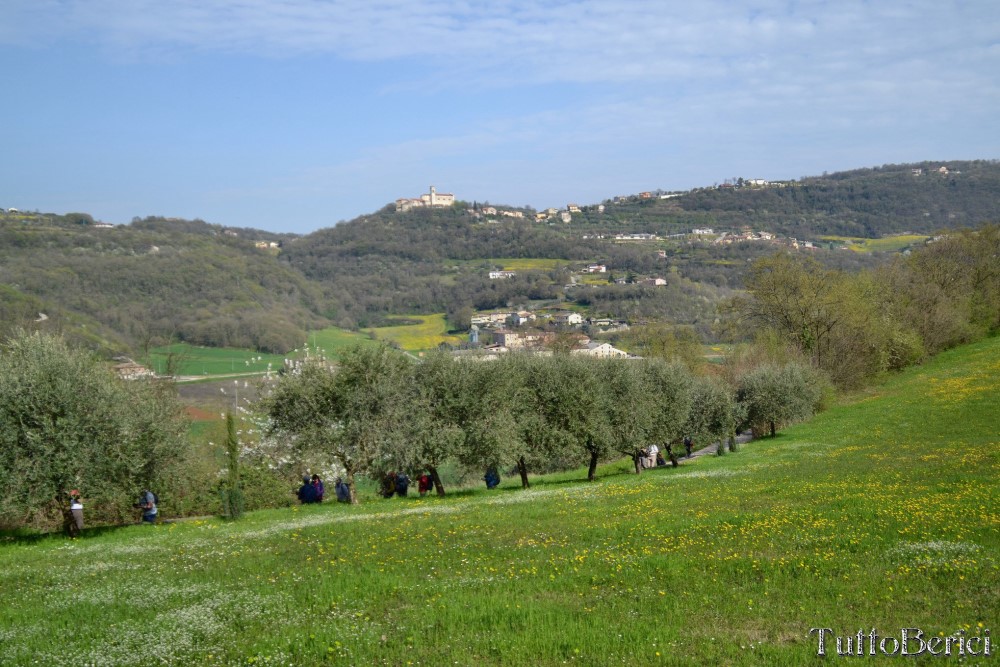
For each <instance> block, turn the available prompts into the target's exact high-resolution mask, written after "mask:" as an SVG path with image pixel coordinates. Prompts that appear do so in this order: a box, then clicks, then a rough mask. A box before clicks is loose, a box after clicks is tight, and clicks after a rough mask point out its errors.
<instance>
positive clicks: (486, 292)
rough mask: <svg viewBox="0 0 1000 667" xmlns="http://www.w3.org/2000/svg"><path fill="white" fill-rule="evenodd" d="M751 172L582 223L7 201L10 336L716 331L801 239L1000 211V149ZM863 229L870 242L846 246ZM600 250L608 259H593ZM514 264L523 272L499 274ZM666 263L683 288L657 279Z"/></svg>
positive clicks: (120, 342) (979, 217)
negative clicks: (770, 173)
mask: <svg viewBox="0 0 1000 667" xmlns="http://www.w3.org/2000/svg"><path fill="white" fill-rule="evenodd" d="M945 166H946V168H947V170H948V173H947V174H945V173H942V172H941V171H940V169H941V167H945ZM914 170H919V174H915V173H914ZM734 183H735V184H734ZM734 183H725V184H723V185H724V186H726V187H722V186H719V187H706V188H699V189H695V190H691V191H689V192H686V193H678V194H677V196H671V197H670V198H667V199H660V198H659V196H658V195H657V194H655V193H647V196H645V197H639V196H638V195H634V196H630V197H628V196H627V197H623V198H616V199H615V200H607V201H606V202H605V203H604V204H594V205H590V206H584V207H582V210H581V211H580V212H579V213H573V217H572V221H571V222H570V223H563V222H561V221H558V220H559V218H558V217H555V218H552V219H546V220H544V221H536V220H535V218H534V215H533V213H534V212H533V211H531V210H525V211H522V213H524V214H525V217H523V218H520V219H514V218H502V217H496V216H489V215H486V214H484V213H483V211H484V208H483V207H482V206H481V205H478V204H477V203H476V202H472V203H469V202H458V203H456V204H455V205H454V206H453V207H450V208H446V209H433V210H431V209H414V210H411V211H407V212H397V211H396V210H395V208H394V206H392V205H389V206H386V207H384V208H383V209H381V210H378V211H374V212H372V213H370V214H366V215H363V216H359V217H358V218H356V219H354V220H351V221H346V222H341V223H339V224H336V225H333V221H331V225H332V226H331V227H328V228H326V229H321V230H319V231H316V232H314V233H312V234H309V235H307V236H302V237H297V236H295V235H290V234H276V233H273V232H267V231H263V230H256V229H243V228H237V227H222V226H220V225H213V224H209V223H206V222H204V221H201V220H178V219H172V218H162V217H147V218H142V219H139V218H135V219H133V221H132V222H131V223H130V224H128V225H118V226H113V227H112V226H105V225H102V224H100V223H98V222H97V221H95V220H94V219H93V218H92V217H91V216H90V215H88V214H85V213H69V214H66V215H54V214H44V213H23V212H18V213H0V315H2V316H3V317H2V318H0V335H5V334H6V333H8V332H9V331H11V330H13V329H15V328H17V327H22V326H24V327H28V328H34V327H36V326H37V328H47V329H49V330H58V331H61V332H64V333H65V334H66V335H68V336H70V337H71V338H74V339H76V340H78V341H80V342H84V343H86V344H87V345H88V346H90V347H94V348H98V349H101V350H102V351H103V352H106V353H115V354H123V353H124V354H130V355H132V356H134V357H144V356H146V355H147V354H148V351H149V349H150V348H153V347H157V346H160V345H166V344H171V343H175V342H184V343H188V344H192V345H201V346H212V347H242V348H246V349H248V350H253V351H258V352H272V353H278V354H283V353H286V352H288V351H289V350H292V349H294V348H296V347H299V346H301V345H302V344H303V343H304V342H305V341H306V338H307V332H309V331H311V330H315V329H321V328H324V327H327V326H330V325H336V326H339V327H341V328H344V329H350V330H352V331H356V330H358V329H368V328H380V327H387V326H392V325H393V321H392V317H393V316H405V315H420V316H434V315H439V314H441V313H445V314H446V318H447V321H448V324H449V326H450V327H452V328H460V326H461V325H462V323H463V322H465V321H466V320H467V319H468V318H467V316H464V317H463V316H462V314H463V313H467V312H468V311H469V310H470V309H475V310H491V309H510V308H525V309H531V308H534V307H537V306H539V305H546V306H557V307H570V308H576V309H578V310H582V311H585V312H587V313H589V314H593V315H596V316H598V317H609V318H613V319H627V320H632V321H641V320H649V321H667V322H671V323H674V324H678V325H688V326H691V327H693V328H694V329H695V330H697V331H698V333H699V334H700V335H701V336H702V338H704V339H706V340H710V339H711V337H712V336H713V323H714V322H715V320H716V316H717V313H716V305H717V304H718V303H719V302H720V301H721V300H723V299H726V298H727V297H730V296H732V295H733V293H734V290H739V289H740V288H741V287H742V285H743V278H744V276H745V272H746V267H747V265H748V261H749V260H754V259H756V258H759V257H762V256H765V255H769V254H771V253H773V252H775V251H776V250H777V249H779V248H789V247H791V246H790V243H791V241H790V238H789V237H795V238H797V239H799V240H803V241H810V242H815V243H816V244H817V245H818V246H819V248H818V249H812V248H810V249H809V251H808V252H809V253H811V254H812V255H813V256H815V257H816V258H817V259H819V260H820V261H821V262H822V263H824V264H826V265H828V266H831V267H835V268H842V269H847V270H849V271H856V270H859V269H861V268H868V267H873V266H876V265H878V264H880V263H883V262H884V261H885V260H886V258H887V257H888V256H889V254H890V253H896V252H899V251H904V250H908V249H911V248H914V247H918V246H919V245H920V244H921V243H922V241H921V236H926V235H930V234H933V233H935V232H937V231H939V230H941V229H943V228H954V227H959V226H969V227H971V226H978V225H981V224H983V223H985V222H990V221H997V220H1000V164H998V163H997V162H996V161H989V160H980V161H964V162H959V161H950V162H944V163H921V164H918V165H886V166H883V167H878V168H872V169H860V170H855V171H849V172H842V173H836V174H830V175H824V176H820V177H809V178H803V179H800V180H798V181H790V182H786V183H781V184H768V185H766V186H750V185H747V184H744V183H742V182H741V181H739V180H738V179H737V180H736V181H734ZM730 186H732V187H730ZM695 227H710V228H712V229H714V230H715V231H716V232H718V233H722V232H728V233H730V234H738V233H740V232H741V231H742V230H744V229H745V228H746V229H751V230H756V231H767V232H770V233H773V234H778V235H780V236H781V238H780V239H775V240H774V242H773V243H772V242H771V241H767V242H765V241H763V240H760V239H758V240H756V241H754V242H734V243H732V244H727V243H716V242H715V241H716V240H717V239H716V237H715V236H714V235H709V236H694V235H691V234H690V232H691V231H692V229H693V228H695ZM904 232H908V233H909V235H908V236H901V234H902V233H904ZM622 234H626V235H633V238H624V239H623V238H616V237H617V236H620V235H622ZM635 234H651V235H654V236H655V238H635V237H634V235H635ZM890 234H892V235H894V236H893V237H892V238H891V239H888V240H885V239H882V240H880V241H878V242H865V241H863V240H862V239H881V238H882V237H884V236H886V235H890ZM833 237H836V238H833ZM844 239H856V240H857V242H854V243H851V244H850V247H852V248H854V249H856V250H863V251H864V252H843V251H840V250H835V249H833V248H834V247H836V246H840V245H845V244H846V243H847V241H844ZM592 263H598V264H604V265H606V266H607V267H608V273H607V274H601V275H600V278H601V279H597V278H596V276H595V275H587V276H581V274H580V270H581V269H582V268H583V267H585V266H587V265H588V264H592ZM498 269H507V270H512V271H514V273H515V275H514V276H512V277H508V278H505V279H502V280H498V279H495V278H490V276H489V274H490V272H491V271H492V270H498ZM650 278H661V279H664V280H666V285H662V286H659V287H650V286H647V285H643V284H641V282H642V280H643V279H650ZM616 279H617V280H621V281H625V282H628V283H629V284H625V285H619V284H615V283H614V280H616ZM574 281H575V282H576V286H573V284H574ZM567 285H571V287H569V288H567ZM41 315H44V316H45V317H44V318H42V317H41ZM36 320H38V321H40V322H47V323H43V324H38V323H37V322H36Z"/></svg>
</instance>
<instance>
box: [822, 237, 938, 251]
mask: <svg viewBox="0 0 1000 667" xmlns="http://www.w3.org/2000/svg"><path fill="white" fill-rule="evenodd" d="M929 238H930V237H929V236H923V235H918V234H900V235H898V236H884V237H882V238H880V239H865V238H856V237H851V236H821V237H820V239H821V240H823V241H834V242H839V243H842V244H843V245H846V246H847V248H848V249H850V250H853V251H855V252H899V251H901V250H905V249H906V248H909V247H910V246H915V245H922V244H923V243H924V241H926V240H927V239H929Z"/></svg>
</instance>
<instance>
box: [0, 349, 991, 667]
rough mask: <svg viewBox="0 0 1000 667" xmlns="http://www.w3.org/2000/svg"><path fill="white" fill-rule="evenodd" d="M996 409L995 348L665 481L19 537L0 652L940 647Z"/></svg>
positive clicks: (141, 659)
mask: <svg viewBox="0 0 1000 667" xmlns="http://www.w3.org/2000/svg"><path fill="white" fill-rule="evenodd" d="M997 405H1000V338H997V337H994V338H991V339H988V340H985V341H983V342H980V343H978V344H975V345H970V346H966V347H963V348H958V349H954V350H952V351H949V352H946V353H943V354H941V355H940V356H938V357H936V358H935V359H933V360H932V361H931V362H929V363H927V364H926V365H925V366H922V367H919V368H915V369H912V370H910V371H908V372H906V373H903V374H900V375H898V376H896V377H895V378H894V379H892V380H891V381H890V382H888V383H887V384H884V385H882V386H880V387H878V388H876V389H874V390H872V391H871V392H870V393H868V394H867V395H864V396H861V397H859V398H858V400H856V401H855V402H852V403H850V404H845V405H841V406H839V407H835V408H833V409H831V410H829V411H827V412H826V413H824V414H822V415H820V416H819V417H817V418H816V419H814V420H813V421H812V422H810V423H807V424H801V425H799V426H797V427H791V428H788V429H787V430H785V431H784V432H782V434H781V435H779V436H778V437H777V438H775V439H769V440H763V441H759V442H753V443H750V444H748V445H746V446H744V447H743V448H742V449H741V450H740V451H739V452H737V453H736V454H730V455H727V456H724V457H714V456H706V457H702V458H698V459H695V460H694V461H692V462H686V463H684V464H683V465H682V466H681V467H680V468H678V469H671V468H661V469H657V470H655V471H648V472H646V473H644V474H643V475H641V476H635V475H630V474H625V473H624V470H625V469H626V467H627V466H609V467H607V468H605V469H604V470H603V471H602V473H603V476H602V478H601V479H600V480H599V481H598V482H597V483H594V484H587V483H585V482H582V481H580V480H581V479H582V478H583V473H582V472H580V471H578V472H576V473H565V474H562V475H559V476H555V477H550V478H536V479H534V480H533V487H532V489H531V490H530V491H521V490H520V489H519V488H517V486H518V484H517V483H516V481H515V480H507V481H506V482H505V483H504V484H503V485H502V486H501V488H500V489H499V490H497V491H494V492H486V491H485V490H484V489H481V488H478V487H477V488H475V489H470V490H469V491H467V492H465V493H461V494H456V495H453V496H450V497H447V498H445V499H440V500H439V499H437V498H428V499H420V498H416V497H410V498H406V499H399V498H396V499H393V500H381V499H376V498H374V497H372V496H369V497H365V498H364V499H363V503H362V504H361V505H359V506H355V507H347V506H342V505H336V504H325V505H322V506H318V507H310V508H306V509H301V508H300V509H294V510H271V511H266V512H258V513H255V514H252V515H250V516H249V517H247V518H246V520H244V521H241V522H239V523H223V522H220V521H216V520H207V521H192V522H182V523H176V524H171V525H161V526H158V527H155V528H150V527H141V526H138V527H134V528H125V529H119V530H107V531H101V532H99V533H92V534H89V535H85V537H84V538H83V539H80V540H75V541H67V540H65V539H63V538H61V537H59V538H57V537H52V538H44V539H40V540H32V541H22V540H18V539H14V538H7V539H6V540H5V541H3V542H0V590H6V591H12V590H17V591H18V592H19V594H18V595H17V596H16V597H7V598H5V601H4V613H3V615H2V616H0V637H2V639H3V641H2V642H0V662H2V663H3V664H27V663H29V662H32V663H33V662H36V661H37V662H39V663H42V664H53V665H57V664H59V665H61V664H88V663H91V662H100V663H101V664H115V665H148V664H154V663H162V662H165V663H170V664H218V665H245V664H271V665H277V664H281V665H288V664H293V665H319V664H398V665H405V664H423V665H428V664H432V665H440V664H459V665H472V664H492V665H562V664H587V665H606V664H624V665H656V664H664V665H674V664H727V665H800V664H805V663H810V662H813V661H815V660H816V658H815V656H816V653H817V642H816V637H815V634H813V635H812V636H810V629H811V628H830V629H831V630H832V631H833V632H834V633H836V635H837V636H841V637H846V636H849V635H851V636H853V635H854V634H856V633H857V632H858V630H859V628H860V629H863V631H864V632H865V633H868V632H869V631H870V630H871V629H872V628H875V629H876V630H877V632H878V634H879V636H880V637H886V636H894V637H896V638H897V639H898V638H899V637H900V632H901V629H902V628H919V629H920V630H921V631H922V633H923V634H922V638H923V640H925V641H926V640H929V639H930V638H932V637H940V638H941V639H939V640H935V643H934V644H933V645H932V646H934V647H936V649H937V650H938V652H942V651H943V650H944V646H945V641H946V640H945V638H946V637H949V636H950V637H952V638H953V639H952V640H950V641H951V644H952V647H951V651H952V656H953V660H954V659H956V658H957V657H958V656H957V651H958V648H957V647H958V643H957V641H958V640H957V639H956V638H957V637H961V638H962V640H963V647H964V646H966V645H968V646H969V647H970V648H972V649H973V650H975V647H977V646H978V649H979V651H980V652H981V651H982V648H983V646H982V642H981V641H979V640H977V641H973V642H972V643H969V644H965V643H964V642H966V641H968V640H969V639H970V638H974V637H982V636H983V635H984V634H985V633H986V632H987V631H988V630H990V629H993V630H996V628H997V627H1000V626H998V621H1000V617H998V611H1000V515H998V513H997V508H998V507H1000V490H998V479H1000V475H998V473H1000V440H998V433H1000V428H998V427H1000V421H998V413H997V410H996V406H997ZM867 646H868V644H867V641H866V643H865V647H866V648H865V650H867ZM891 647H892V644H891V643H889V644H888V648H891ZM826 648H827V651H828V653H833V654H834V655H836V654H835V650H836V646H835V643H834V640H833V639H832V637H831V638H828V641H827V647H826ZM916 648H917V645H916V644H913V643H911V644H910V649H911V650H915V649H916ZM926 657H927V656H926V655H925V658H926ZM965 657H966V660H970V656H968V655H967V656H965ZM932 661H934V659H933V658H932V659H930V660H928V662H932ZM876 662H879V661H878V660H877V659H876ZM971 662H973V663H975V662H977V660H976V659H974V658H972V659H971ZM885 663H886V664H894V663H893V662H892V661H890V660H888V659H886V660H885Z"/></svg>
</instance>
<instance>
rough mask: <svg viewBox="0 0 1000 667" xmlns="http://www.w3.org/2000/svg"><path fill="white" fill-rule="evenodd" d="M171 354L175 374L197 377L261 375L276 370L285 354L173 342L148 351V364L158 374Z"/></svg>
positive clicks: (280, 365) (163, 369)
mask: <svg viewBox="0 0 1000 667" xmlns="http://www.w3.org/2000/svg"><path fill="white" fill-rule="evenodd" d="M170 355H174V356H175V357H176V359H177V362H178V368H177V371H176V374H177V375H180V376H188V377H197V376H206V377H207V376H214V375H239V374H248V373H255V374H262V373H266V372H267V371H268V368H269V367H270V369H271V370H273V371H277V370H278V369H279V368H281V367H282V365H284V363H285V358H286V356H287V355H282V354H265V353H263V352H254V351H252V350H244V349H240V348H231V347H201V346H198V345H188V344H187V343H175V344H173V345H165V346H162V347H157V348H154V349H152V350H151V351H150V354H149V360H148V365H149V367H150V368H151V369H152V370H153V371H154V372H155V373H157V374H161V375H162V374H164V373H166V372H167V365H168V361H167V360H168V358H169V357H170Z"/></svg>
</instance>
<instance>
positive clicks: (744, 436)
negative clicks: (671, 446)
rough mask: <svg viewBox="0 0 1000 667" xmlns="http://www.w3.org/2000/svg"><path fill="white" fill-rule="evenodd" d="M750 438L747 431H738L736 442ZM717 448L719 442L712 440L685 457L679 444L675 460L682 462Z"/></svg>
mask: <svg viewBox="0 0 1000 667" xmlns="http://www.w3.org/2000/svg"><path fill="white" fill-rule="evenodd" d="M752 439H753V436H751V435H750V432H749V431H748V432H746V433H740V434H739V435H738V436H736V442H737V443H739V444H741V445H742V444H743V443H745V442H750V440H752ZM718 448H719V444H718V443H717V442H713V443H712V444H711V445H709V446H708V447H702V448H701V449H696V450H695V451H693V452H691V456H690V457H687V456H684V455H683V453H684V446H683V445H681V449H680V452H678V456H677V460H678V461H680V462H682V463H683V462H684V461H691V460H693V459H696V458H698V457H699V456H708V455H709V454H711V455H715V452H716V450H717V449H718ZM727 451H728V450H727Z"/></svg>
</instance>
